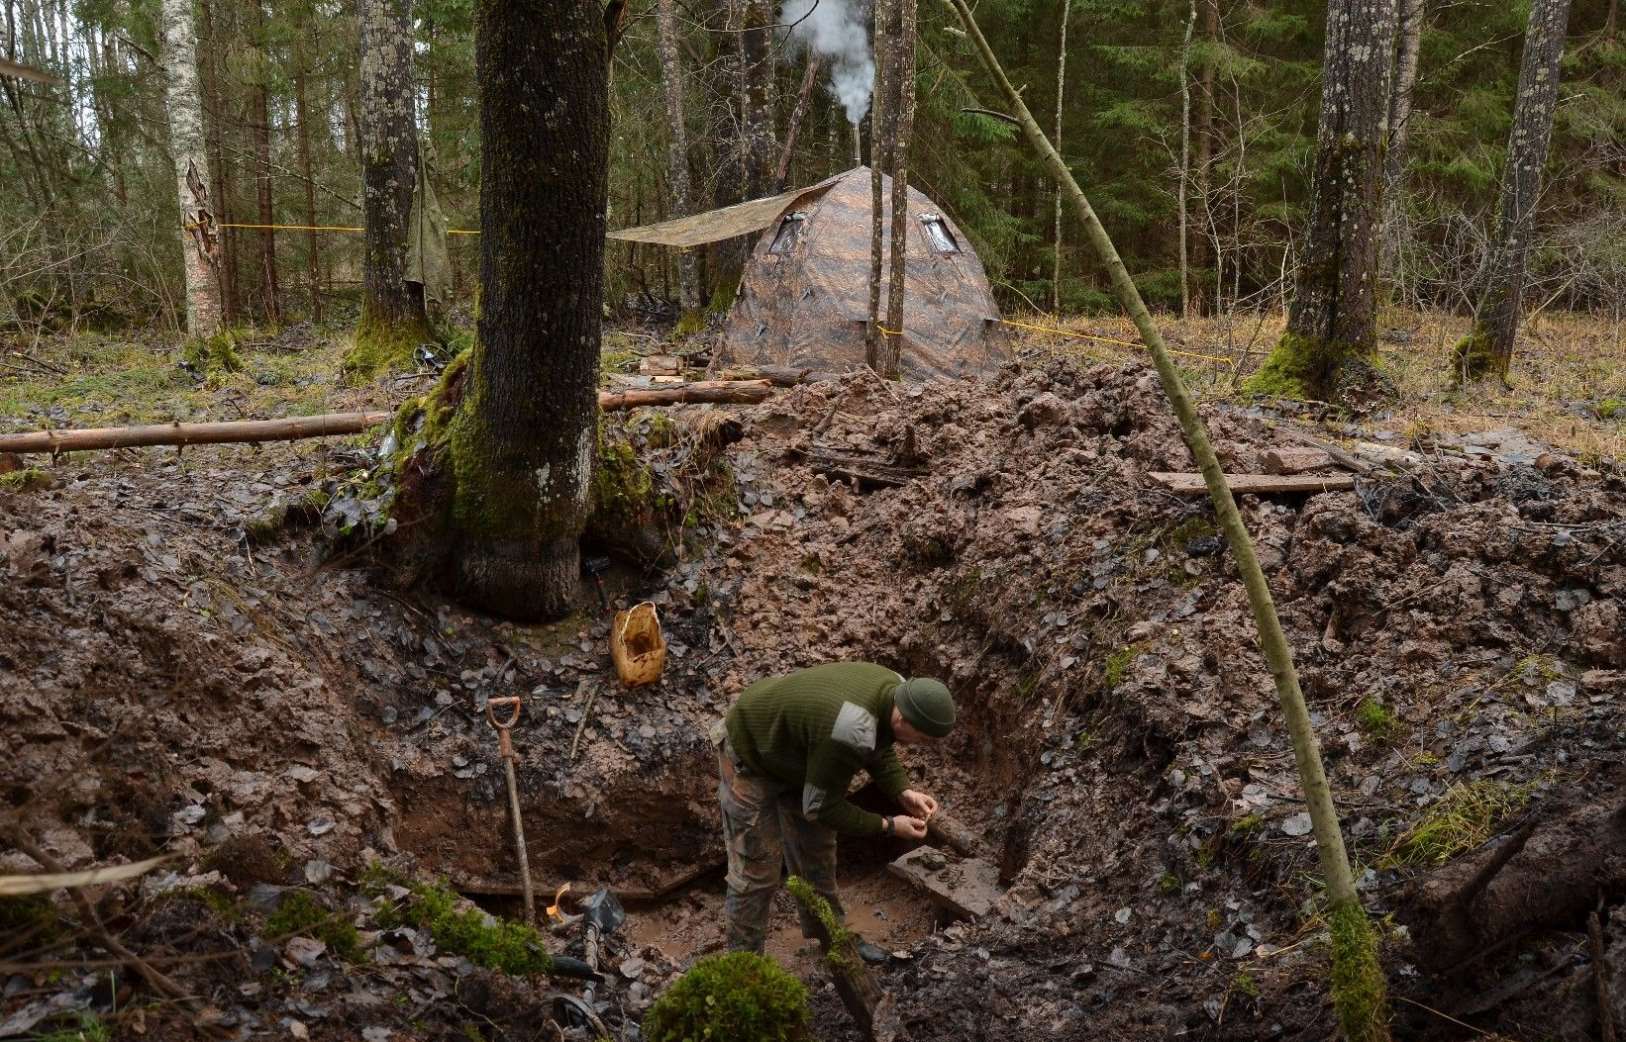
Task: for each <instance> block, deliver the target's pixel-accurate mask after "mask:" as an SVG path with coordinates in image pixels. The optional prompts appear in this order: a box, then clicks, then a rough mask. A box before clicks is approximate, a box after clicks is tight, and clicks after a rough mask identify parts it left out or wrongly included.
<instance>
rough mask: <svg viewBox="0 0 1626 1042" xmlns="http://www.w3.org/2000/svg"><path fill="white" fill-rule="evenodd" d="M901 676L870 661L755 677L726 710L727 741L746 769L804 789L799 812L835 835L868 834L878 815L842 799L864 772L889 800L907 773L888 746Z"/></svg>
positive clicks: (905, 782)
mask: <svg viewBox="0 0 1626 1042" xmlns="http://www.w3.org/2000/svg"><path fill="white" fill-rule="evenodd" d="M900 682H901V681H900V678H899V677H898V675H897V674H896V673H894V672H892V671H891V670H890V669H887V668H886V667H885V666H877V665H875V664H873V663H870V662H836V663H832V664H830V665H827V666H814V667H813V668H812V669H804V670H800V671H798V672H795V673H791V674H789V675H788V676H783V677H770V678H768V679H766V680H759V681H757V682H756V683H755V684H752V685H751V686H750V687H748V688H746V689H745V691H744V693H742V694H741V695H740V697H739V701H737V702H735V703H734V706H733V708H731V709H730V710H729V711H728V721H727V726H728V740H729V744H731V745H732V746H733V747H734V752H735V754H736V755H738V756H739V758H740V760H741V761H743V762H744V763H745V764H746V766H748V767H750V768H752V769H753V770H756V771H759V772H761V773H762V774H765V775H767V776H768V777H770V778H773V779H776V780H777V781H781V782H784V783H785V784H786V785H790V786H794V787H798V788H800V789H801V790H802V814H803V815H804V816H806V817H807V819H808V820H809V821H816V822H818V823H819V824H821V825H827V826H829V827H830V828H833V829H835V830H836V831H837V832H844V833H847V834H849V835H857V836H870V835H874V834H876V833H878V832H880V831H881V829H882V827H883V826H882V819H881V816H880V815H879V814H871V813H869V812H868V811H864V810H860V809H858V808H857V807H855V806H853V805H852V804H851V803H850V802H848V800H847V786H848V785H850V784H851V783H852V779H853V775H854V774H857V773H858V771H859V770H860V769H863V770H867V771H868V772H869V775H870V777H871V778H873V779H874V780H875V784H876V785H878V786H880V788H881V791H882V792H884V793H886V794H887V795H888V796H890V797H892V798H893V799H897V798H898V795H899V794H900V793H902V792H903V791H904V790H905V789H907V788H908V787H909V775H908V774H906V773H905V772H904V769H903V765H902V764H900V763H898V756H897V753H896V752H894V751H893V749H892V692H893V691H894V690H895V689H896V688H897V686H898V684H899V683H900Z"/></svg>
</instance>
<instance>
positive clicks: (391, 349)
mask: <svg viewBox="0 0 1626 1042" xmlns="http://www.w3.org/2000/svg"><path fill="white" fill-rule="evenodd" d="M360 16H361V72H360V75H361V179H362V212H363V217H364V221H363V223H364V224H365V226H366V233H365V234H366V246H365V251H366V252H365V257H364V260H363V265H362V279H363V287H362V298H361V320H360V322H359V323H358V324H357V326H356V337H355V344H354V345H353V346H352V348H351V349H350V352H349V353H348V354H347V355H346V356H345V361H344V366H345V369H346V370H347V371H348V372H350V373H352V374H353V375H355V376H357V377H367V376H372V375H375V374H377V373H379V372H382V371H384V370H386V369H389V368H392V367H394V366H397V365H401V364H405V363H406V362H407V361H409V360H410V359H411V357H412V352H413V350H414V349H415V348H416V347H417V345H419V344H420V343H423V342H424V341H427V340H433V339H434V337H433V334H432V333H431V332H430V329H429V319H428V315H427V312H426V311H425V310H424V299H423V287H422V286H421V285H419V284H417V283H413V282H408V281H407V280H406V267H407V242H408V236H407V225H408V222H409V221H410V220H411V217H412V190H413V188H414V187H415V186H416V184H417V182H418V134H417V124H416V122H415V108H416V106H415V104H414V101H413V99H414V98H415V97H416V90H415V88H414V86H413V83H412V0H361V5H360Z"/></svg>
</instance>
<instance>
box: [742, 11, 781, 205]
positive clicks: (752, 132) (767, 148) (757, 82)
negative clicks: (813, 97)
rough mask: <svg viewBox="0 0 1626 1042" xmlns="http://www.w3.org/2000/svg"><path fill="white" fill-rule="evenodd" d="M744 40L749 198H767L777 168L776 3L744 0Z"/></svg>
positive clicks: (744, 158)
mask: <svg viewBox="0 0 1626 1042" xmlns="http://www.w3.org/2000/svg"><path fill="white" fill-rule="evenodd" d="M743 2H744V5H745V9H744V15H745V18H744V23H745V24H744V26H743V30H744V31H743V32H741V33H740V34H739V39H740V121H741V134H740V148H741V162H742V165H743V166H744V168H745V196H746V198H747V199H756V198H759V197H761V196H764V195H767V194H768V191H769V188H770V187H771V186H772V184H773V169H774V166H773V164H774V159H775V158H776V156H775V155H774V132H773V111H774V89H773V88H774V61H773V26H774V24H775V22H776V21H777V19H775V18H774V10H775V5H774V4H773V3H772V0H743Z"/></svg>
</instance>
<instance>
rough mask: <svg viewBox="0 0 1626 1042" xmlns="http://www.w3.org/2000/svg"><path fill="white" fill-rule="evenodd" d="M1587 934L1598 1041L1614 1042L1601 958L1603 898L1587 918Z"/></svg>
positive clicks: (1606, 971)
mask: <svg viewBox="0 0 1626 1042" xmlns="http://www.w3.org/2000/svg"><path fill="white" fill-rule="evenodd" d="M1586 927H1587V934H1588V936H1589V937H1590V938H1591V940H1592V980H1593V983H1594V985H1595V986H1596V988H1597V990H1598V1039H1599V1042H1615V1038H1616V1036H1615V1011H1614V1006H1613V1005H1612V1004H1611V1002H1610V999H1609V964H1608V963H1606V962H1604V958H1603V898H1602V896H1601V895H1600V896H1599V898H1598V910H1596V911H1594V912H1593V913H1592V915H1590V916H1589V917H1588V918H1587V923H1586Z"/></svg>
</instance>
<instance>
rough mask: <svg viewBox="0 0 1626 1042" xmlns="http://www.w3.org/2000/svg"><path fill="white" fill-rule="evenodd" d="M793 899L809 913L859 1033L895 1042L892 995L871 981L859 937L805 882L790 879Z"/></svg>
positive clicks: (896, 1025) (874, 1041) (876, 1040)
mask: <svg viewBox="0 0 1626 1042" xmlns="http://www.w3.org/2000/svg"><path fill="white" fill-rule="evenodd" d="M787 888H788V889H789V890H790V892H791V895H792V896H793V897H795V898H796V900H797V902H798V903H799V904H800V905H801V906H802V908H803V910H804V911H805V912H806V913H807V920H808V921H809V922H811V923H812V924H813V934H814V937H816V938H817V939H818V942H819V949H820V950H821V951H823V952H824V966H825V969H827V970H829V971H830V978H831V982H832V983H833V984H835V986H836V994H837V995H840V996H841V1002H842V1005H844V1006H846V1007H847V1012H848V1013H850V1014H851V1015H852V1018H853V1021H854V1022H855V1023H856V1024H857V1025H858V1030H859V1031H861V1032H863V1034H864V1037H865V1038H866V1039H869V1040H870V1042H893V1040H894V1039H896V1038H897V1037H898V1035H899V1033H900V1028H901V1025H900V1024H899V1021H898V1016H897V1011H896V1008H895V1006H894V1004H893V1000H892V994H891V992H888V991H886V990H884V989H883V988H882V987H881V986H880V985H879V984H877V983H875V981H874V980H873V979H872V978H871V977H870V975H869V971H868V970H867V969H865V968H864V960H863V959H862V958H860V957H859V954H858V935H857V934H855V933H853V932H852V931H850V930H848V929H847V928H846V927H845V926H844V925H842V923H841V921H840V920H839V919H837V918H836V914H835V912H834V911H832V910H831V908H830V904H829V902H827V901H826V900H825V899H824V898H822V897H820V896H819V895H818V894H817V893H815V892H814V890H813V887H812V886H810V885H809V884H808V883H807V881H806V880H804V879H802V878H800V877H799V876H791V877H790V880H789V881H788V883H787Z"/></svg>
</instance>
